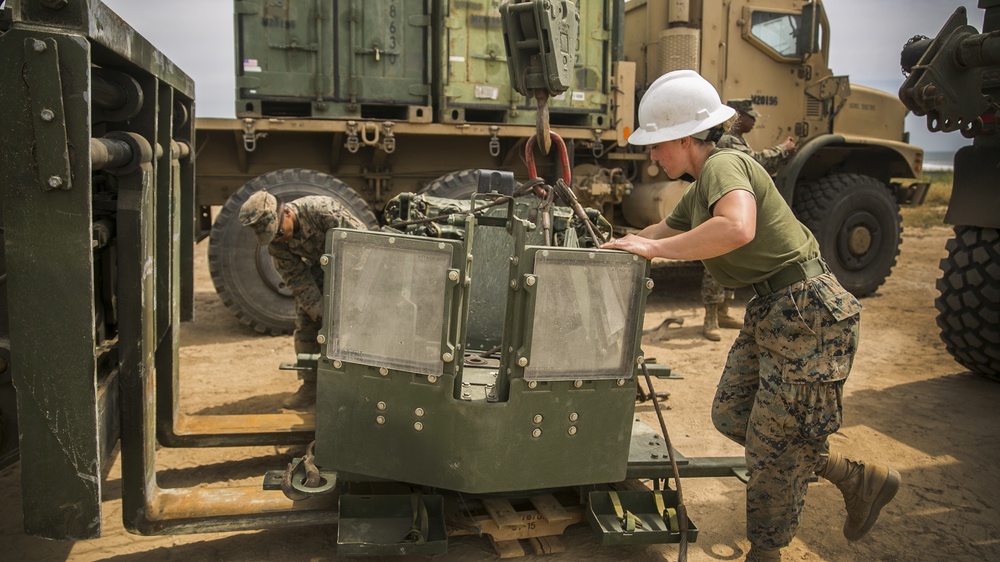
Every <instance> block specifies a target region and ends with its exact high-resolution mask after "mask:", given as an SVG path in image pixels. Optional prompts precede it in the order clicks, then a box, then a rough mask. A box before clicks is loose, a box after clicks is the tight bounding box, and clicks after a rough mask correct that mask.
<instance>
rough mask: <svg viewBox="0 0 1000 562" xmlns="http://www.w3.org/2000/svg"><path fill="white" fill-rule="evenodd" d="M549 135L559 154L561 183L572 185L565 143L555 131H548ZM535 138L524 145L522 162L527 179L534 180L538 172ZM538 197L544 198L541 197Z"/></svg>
mask: <svg viewBox="0 0 1000 562" xmlns="http://www.w3.org/2000/svg"><path fill="white" fill-rule="evenodd" d="M549 135H550V136H551V137H552V140H553V141H554V143H555V145H556V150H557V151H558V152H559V165H560V167H561V168H562V170H561V172H562V178H563V181H564V182H566V185H567V186H569V185H572V182H571V179H572V174H571V170H570V165H569V153H568V152H567V151H566V143H565V142H564V141H563V139H562V137H560V136H559V135H558V134H557V133H556V132H555V131H549ZM535 136H536V135H531V138H529V139H528V142H527V144H525V145H524V161H525V163H526V164H527V166H528V178H529V179H535V178H537V177H538V171H537V170H536V168H535V154H534V147H535ZM535 189H536V193H537V192H538V190H539V189H541V187H540V186H539V187H537V188H535ZM539 196H540V197H544V196H542V195H539Z"/></svg>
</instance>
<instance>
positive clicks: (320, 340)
mask: <svg viewBox="0 0 1000 562" xmlns="http://www.w3.org/2000/svg"><path fill="white" fill-rule="evenodd" d="M316 343H326V336H324V335H323V334H320V335H318V336H316Z"/></svg>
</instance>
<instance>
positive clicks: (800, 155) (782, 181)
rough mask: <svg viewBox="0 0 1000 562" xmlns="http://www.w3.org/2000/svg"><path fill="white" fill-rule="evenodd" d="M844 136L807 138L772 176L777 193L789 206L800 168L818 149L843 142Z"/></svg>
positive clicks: (829, 135)
mask: <svg viewBox="0 0 1000 562" xmlns="http://www.w3.org/2000/svg"><path fill="white" fill-rule="evenodd" d="M843 142H844V137H843V136H841V135H831V134H826V135H819V136H816V137H813V138H811V139H809V141H808V142H806V143H805V144H804V145H802V146H800V147H799V149H798V150H797V151H796V152H795V154H794V155H792V158H791V159H790V160H789V161H788V163H787V164H785V165H784V166H783V167H782V168H781V171H780V172H778V175H777V176H776V177H775V178H774V185H775V187H777V188H778V193H781V196H782V197H783V198H784V199H785V202H786V203H788V205H789V206H791V204H792V196H793V195H794V194H795V184H796V183H797V182H798V179H799V174H801V173H802V168H804V167H805V165H806V163H808V162H809V160H810V159H811V158H812V157H813V155H815V154H816V153H817V152H819V150H820V149H821V148H823V147H825V146H827V145H830V144H833V143H843Z"/></svg>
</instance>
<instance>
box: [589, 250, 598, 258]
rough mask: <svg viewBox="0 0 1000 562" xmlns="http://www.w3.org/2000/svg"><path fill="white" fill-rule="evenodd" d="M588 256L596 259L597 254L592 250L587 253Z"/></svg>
mask: <svg viewBox="0 0 1000 562" xmlns="http://www.w3.org/2000/svg"><path fill="white" fill-rule="evenodd" d="M587 257H588V258H590V259H594V258H596V257H597V254H595V253H594V252H590V253H588V254H587Z"/></svg>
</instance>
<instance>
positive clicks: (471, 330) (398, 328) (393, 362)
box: [0, 0, 744, 555]
mask: <svg viewBox="0 0 1000 562" xmlns="http://www.w3.org/2000/svg"><path fill="white" fill-rule="evenodd" d="M539 4H540V3H539ZM7 5H8V7H9V8H10V11H9V12H7V14H6V21H5V25H4V27H3V29H4V33H3V34H2V35H0V57H2V58H3V60H4V61H7V63H8V64H5V65H2V66H0V85H2V88H0V91H2V95H3V98H2V100H3V102H4V107H5V111H6V113H5V122H4V124H5V127H4V129H3V130H2V131H0V167H2V169H3V171H4V173H3V174H2V175H0V208H2V221H3V237H4V244H3V247H4V250H5V254H4V265H5V268H6V269H5V271H6V274H7V278H6V285H5V286H4V288H5V290H6V293H5V295H4V296H5V298H4V300H3V301H0V305H2V306H0V312H2V314H0V316H2V317H3V318H5V319H7V320H8V321H7V322H6V323H5V324H3V326H4V327H5V328H6V330H7V332H6V333H5V334H4V336H5V338H8V341H9V347H8V348H7V349H8V350H9V357H10V361H9V368H8V369H7V370H5V371H4V372H5V373H9V374H10V375H11V377H12V380H13V386H14V387H16V388H17V390H18V392H17V400H18V404H17V422H18V426H17V428H16V434H17V435H18V436H19V443H20V456H21V471H20V473H21V483H22V497H23V504H22V506H21V507H22V511H23V515H24V527H25V531H26V532H27V533H28V534H31V535H37V536H43V537H48V538H53V539H73V540H77V539H86V538H92V537H97V536H100V534H101V521H102V517H101V509H102V497H103V488H104V486H105V477H106V475H107V471H108V469H109V467H110V466H111V462H112V461H113V460H114V459H115V458H118V456H119V454H120V468H121V480H120V493H121V498H122V514H123V515H122V517H123V522H124V525H125V528H126V529H127V530H129V531H131V532H134V533H139V534H174V533H198V532H216V531H236V530H246V529H266V528H276V527H288V526H294V525H319V524H324V525H329V524H332V523H336V524H337V529H338V530H337V532H338V547H337V552H338V554H340V555H359V554H365V555H388V554H438V553H441V552H444V550H445V549H446V547H447V538H448V537H449V536H453V535H456V534H468V533H473V532H477V533H482V534H487V535H490V536H491V537H493V538H494V540H495V541H497V542H498V543H503V542H507V543H510V542H515V543H516V541H517V540H519V539H525V538H534V539H537V542H538V544H539V545H540V549H541V550H542V551H551V549H552V548H553V547H554V545H555V544H556V541H557V539H553V538H552V537H553V536H558V535H559V534H560V533H561V532H562V530H563V529H564V528H565V527H566V526H567V525H569V524H573V523H578V522H583V521H589V522H590V523H591V525H592V526H593V528H594V529H595V531H596V532H597V534H598V536H599V537H600V542H601V543H602V544H610V545H614V544H650V543H661V542H677V541H684V540H694V539H695V538H696V536H697V528H696V527H694V525H693V524H692V522H690V521H689V520H688V518H687V517H686V515H685V511H684V509H682V505H683V502H682V501H681V497H680V494H681V490H680V487H679V485H675V486H674V487H672V488H670V487H668V486H667V485H666V483H665V479H666V477H668V476H670V475H673V476H674V478H675V482H679V481H680V478H681V477H686V476H732V475H735V473H734V469H735V468H738V467H739V466H742V465H743V462H744V461H743V458H742V457H737V458H735V459H727V458H722V459H698V458H683V457H679V456H677V455H676V454H675V453H676V452H675V451H674V450H673V449H672V448H671V447H670V445H669V441H668V440H667V438H666V436H667V432H666V425H665V423H664V424H661V427H660V431H659V434H657V432H655V431H653V430H651V429H649V428H648V427H646V426H645V425H644V424H641V423H635V416H634V413H635V403H636V399H637V396H638V395H639V393H640V390H639V389H640V387H639V384H638V383H639V380H640V378H641V379H644V380H645V382H646V386H645V387H646V389H647V390H648V391H649V392H650V394H647V395H645V396H646V397H648V398H650V399H651V400H653V402H654V404H655V403H656V394H655V393H654V392H653V390H654V388H653V386H652V384H651V383H650V379H649V374H650V373H651V374H652V375H657V374H659V375H668V374H669V368H666V366H664V365H659V366H657V365H647V363H646V361H645V358H644V356H643V354H642V349H641V345H640V343H641V337H640V334H639V329H640V327H641V323H642V318H643V312H644V308H645V298H646V296H647V295H648V294H649V292H650V291H651V290H652V280H651V279H650V278H649V264H648V262H647V261H646V260H642V259H641V258H638V257H637V256H633V255H631V254H627V253H624V252H613V251H602V250H599V249H596V248H595V247H594V246H595V243H596V240H598V239H599V238H600V237H601V236H606V235H607V234H608V233H609V232H610V223H608V222H607V221H602V220H601V218H600V216H599V214H598V213H596V212H595V211H586V210H584V209H582V207H579V206H573V207H572V209H566V208H563V207H560V206H556V205H553V206H548V207H545V208H541V209H540V208H539V207H538V205H537V203H536V202H535V200H534V198H533V197H527V198H525V197H520V196H521V195H523V194H526V193H527V191H526V190H530V191H531V192H534V190H535V189H540V190H543V191H547V190H550V189H552V190H556V191H558V192H559V193H561V194H562V195H560V198H562V199H563V200H566V199H570V200H572V196H571V195H568V194H570V193H571V192H570V191H569V189H568V188H567V187H566V186H565V185H564V184H563V183H561V180H558V181H556V182H555V184H554V185H549V184H545V183H544V180H539V179H535V180H528V181H526V182H524V184H522V185H520V186H519V185H518V182H516V181H515V179H514V175H513V173H511V172H507V171H487V172H482V171H477V172H475V173H474V174H473V176H474V178H475V179H476V186H477V189H476V193H475V194H474V195H472V196H470V198H469V199H468V200H455V199H445V198H437V197H433V196H431V195H426V194H423V195H419V194H400V195H399V196H397V197H395V198H394V199H393V200H392V201H390V202H389V203H388V204H387V211H386V220H387V221H388V223H389V224H387V225H386V228H385V229H383V231H381V232H366V231H356V230H333V231H330V232H329V233H327V249H328V253H327V255H326V259H324V260H322V264H323V267H324V272H325V275H326V283H325V286H327V287H333V288H335V289H334V290H331V291H328V292H327V294H326V295H325V302H324V307H325V308H326V310H327V314H326V315H325V316H326V318H327V319H328V321H327V323H326V324H325V325H324V327H323V330H322V333H321V337H320V338H318V341H320V343H321V344H322V345H323V347H322V352H321V354H320V355H319V356H316V357H300V358H299V364H298V366H302V365H308V364H309V362H310V361H311V362H312V363H313V364H315V365H316V366H317V368H318V371H319V377H320V380H319V397H318V401H317V408H316V413H315V414H303V413H288V412H286V413H276V414H270V413H251V414H237V415H222V414H217V413H187V411H186V410H185V409H184V408H182V407H181V405H180V403H179V402H180V396H181V395H182V394H181V389H180V383H179V381H180V380H181V377H180V368H179V361H178V347H179V342H180V331H181V322H182V321H183V320H185V319H190V318H191V316H192V313H193V308H192V306H193V279H192V273H193V268H192V254H193V248H194V243H195V240H194V232H195V228H194V227H195V211H196V206H195V197H194V193H195V183H194V180H195V173H194V164H195V162H194V161H195V154H196V153H195V152H194V150H193V149H192V148H193V146H194V142H193V139H194V138H195V136H194V135H195V126H194V120H193V115H194V113H193V111H194V107H195V101H194V95H193V94H194V84H193V83H192V81H191V80H190V79H189V78H188V76H187V75H186V74H184V73H183V72H182V71H181V70H180V69H178V68H177V67H176V66H174V65H173V63H171V62H170V60H169V59H168V58H166V57H165V56H164V55H163V53H161V52H159V51H158V50H156V48H155V47H153V46H152V45H151V44H149V43H148V42H147V41H146V40H145V39H143V38H142V36H141V35H139V34H137V33H136V32H135V30H134V29H132V28H131V27H129V26H128V24H126V23H125V22H123V21H122V20H121V19H120V18H119V17H118V16H117V15H116V14H114V13H113V12H112V11H110V10H109V9H108V8H107V7H106V6H104V5H103V4H102V3H100V2H97V1H95V0H65V1H51V2H49V1H45V2H29V1H24V2H8V3H7ZM553 193H555V192H553ZM432 224H433V225H435V226H434V227H433V228H432V227H431V225H432ZM427 231H433V232H435V233H438V234H436V237H435V238H431V237H428V236H427V235H426V234H427ZM598 232H600V233H601V234H600V235H598V234H597V233H598ZM449 233H451V234H449ZM474 258H475V259H474ZM4 366H5V367H6V366H7V365H4ZM0 407H2V408H3V410H2V411H3V414H4V416H5V418H6V417H7V416H11V415H13V412H12V411H11V410H10V409H8V403H7V402H4V403H2V404H0ZM5 427H6V426H5ZM312 442H315V443H314V445H311V446H310V447H309V448H308V449H307V450H306V453H305V454H304V455H303V456H301V457H297V458H296V459H295V461H294V462H293V463H292V464H291V465H290V466H289V467H287V469H286V470H284V471H282V470H281V467H275V468H276V472H275V473H272V474H269V475H267V476H265V475H263V474H262V475H261V477H262V478H261V481H260V482H261V483H260V484H257V485H253V486H238V485H230V484H229V483H225V482H224V483H221V484H219V483H214V484H213V483H204V482H203V483H199V484H198V485H196V486H192V487H189V488H165V487H161V485H160V482H159V481H158V474H157V455H158V454H159V451H160V450H162V449H163V448H189V447H247V446H255V445H267V446H273V445H289V444H307V443H312ZM119 451H120V453H119ZM515 452H516V454H514V453H515ZM674 467H676V470H675V469H674ZM638 478H644V479H651V480H653V481H655V482H656V484H657V486H656V488H657V489H653V490H651V489H648V488H645V487H643V488H642V489H641V490H640V489H629V488H630V485H629V483H630V482H633V481H634V480H635V479H638ZM456 502H457V503H456ZM446 509H447V511H445V510H446ZM446 514H447V515H446ZM456 517H457V519H456ZM446 518H447V521H448V523H446ZM455 521H457V522H458V523H459V524H458V525H456V524H454V523H453V522H455ZM324 532H326V531H324ZM507 546H508V547H511V545H510V544H508V545H507ZM505 552H510V551H509V550H507V551H505Z"/></svg>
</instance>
